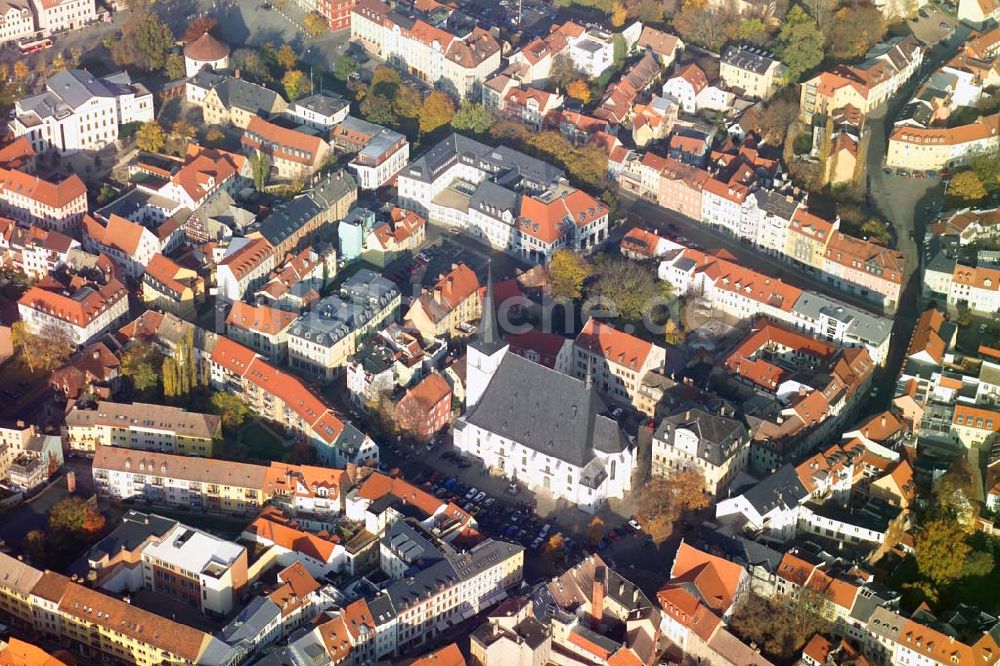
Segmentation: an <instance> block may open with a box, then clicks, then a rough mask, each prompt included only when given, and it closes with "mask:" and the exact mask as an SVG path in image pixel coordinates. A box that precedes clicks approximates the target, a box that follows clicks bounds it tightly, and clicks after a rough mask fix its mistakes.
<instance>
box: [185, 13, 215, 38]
mask: <svg viewBox="0 0 1000 666" xmlns="http://www.w3.org/2000/svg"><path fill="white" fill-rule="evenodd" d="M218 29H219V21H218V20H217V19H216V18H215V17H214V16H198V17H196V18H195V19H194V20H192V21H191V22H190V23H188V27H187V29H186V30H185V31H184V36H183V37H181V41H182V42H184V43H185V44H187V43H188V42H193V41H194V40H196V39H198V38H199V37H201V36H202V35H204V34H205V33H206V32H207V33H214V32H216V31H217V30H218Z"/></svg>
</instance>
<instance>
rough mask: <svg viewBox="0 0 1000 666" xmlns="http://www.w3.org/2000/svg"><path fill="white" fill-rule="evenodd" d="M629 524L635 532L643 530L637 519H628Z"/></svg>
mask: <svg viewBox="0 0 1000 666" xmlns="http://www.w3.org/2000/svg"><path fill="white" fill-rule="evenodd" d="M628 524H629V526H630V527H631V528H632V529H634V530H641V529H642V525H640V524H639V521H638V520H636V519H635V518H629V519H628Z"/></svg>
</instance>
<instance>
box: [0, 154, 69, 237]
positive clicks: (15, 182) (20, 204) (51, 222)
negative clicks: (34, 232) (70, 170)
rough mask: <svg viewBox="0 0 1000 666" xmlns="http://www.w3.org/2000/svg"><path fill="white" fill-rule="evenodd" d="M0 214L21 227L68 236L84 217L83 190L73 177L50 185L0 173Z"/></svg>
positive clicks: (19, 174)
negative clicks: (36, 228)
mask: <svg viewBox="0 0 1000 666" xmlns="http://www.w3.org/2000/svg"><path fill="white" fill-rule="evenodd" d="M0 212H2V213H3V215H5V216H6V217H9V218H11V219H13V220H16V221H17V222H18V223H19V224H21V225H22V226H26V227H28V226H33V227H41V228H42V229H48V230H52V231H59V232H61V233H64V234H72V233H73V232H74V231H75V230H76V229H77V227H78V226H79V225H80V221H81V220H82V219H83V216H84V215H85V214H86V213H87V187H86V185H84V183H83V181H82V180H81V179H80V177H79V176H77V175H76V174H75V173H74V174H70V175H69V177H67V178H65V179H63V180H61V181H59V182H57V183H53V182H50V181H47V180H43V179H41V178H39V177H38V176H34V175H31V174H28V173H25V172H23V171H18V170H15V169H0Z"/></svg>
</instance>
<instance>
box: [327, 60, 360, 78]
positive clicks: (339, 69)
mask: <svg viewBox="0 0 1000 666" xmlns="http://www.w3.org/2000/svg"><path fill="white" fill-rule="evenodd" d="M357 69H358V61H357V60H355V59H354V58H353V57H352V56H351V55H350V54H348V53H342V54H341V55H339V56H337V59H336V60H334V61H333V76H334V78H336V79H337V80H338V81H347V80H348V79H350V78H351V74H352V73H354V72H355V71H357Z"/></svg>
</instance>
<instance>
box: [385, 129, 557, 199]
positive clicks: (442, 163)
mask: <svg viewBox="0 0 1000 666" xmlns="http://www.w3.org/2000/svg"><path fill="white" fill-rule="evenodd" d="M459 161H462V162H464V163H466V164H469V165H470V166H473V167H475V168H477V169H479V170H481V171H485V172H487V173H489V174H490V175H492V176H494V177H496V178H497V180H498V182H500V183H501V184H517V183H519V182H522V181H523V182H526V183H527V184H528V185H529V186H531V187H534V188H536V189H542V188H544V187H546V186H548V185H550V184H552V183H555V182H556V181H558V180H559V179H560V178H564V177H565V175H566V173H565V172H564V171H563V170H562V169H560V168H558V167H555V166H552V165H551V164H548V163H547V162H543V161H542V160H540V159H537V158H534V157H531V156H530V155H525V154H524V153H522V152H519V151H517V150H514V149H513V148H510V147H508V146H497V147H496V148H492V147H490V146H487V145H486V144H484V143H480V142H479V141H476V140H474V139H470V138H468V137H466V136H463V135H461V134H451V135H449V136H448V137H446V138H444V139H442V140H441V141H440V142H438V143H437V144H435V145H434V146H433V147H432V148H431V149H430V150H428V151H427V152H426V153H424V154H423V155H421V156H420V157H418V158H417V159H415V160H413V161H412V162H410V164H409V165H408V166H407V167H406V169H404V170H403V175H405V176H406V177H408V178H413V179H416V180H422V181H424V182H428V183H429V182H432V181H434V180H435V179H436V178H437V177H438V176H439V175H440V174H441V173H443V172H444V171H446V170H447V169H448V168H449V167H450V166H452V165H453V164H455V163H457V162H459ZM511 181H513V182H511Z"/></svg>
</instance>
